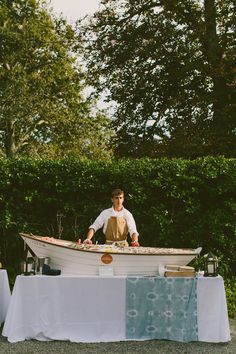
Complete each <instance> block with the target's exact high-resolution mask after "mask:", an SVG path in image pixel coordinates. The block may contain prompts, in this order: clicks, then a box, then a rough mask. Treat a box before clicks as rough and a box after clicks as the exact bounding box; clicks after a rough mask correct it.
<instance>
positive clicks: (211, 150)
mask: <svg viewBox="0 0 236 354" xmlns="http://www.w3.org/2000/svg"><path fill="white" fill-rule="evenodd" d="M101 3H102V8H101V10H100V11H99V12H97V13H95V15H94V16H93V17H92V18H90V19H89V20H86V21H85V22H84V23H83V31H82V34H81V37H82V38H83V42H84V48H85V56H86V60H87V62H88V71H89V72H90V74H91V75H90V80H91V83H92V84H93V85H95V86H96V87H97V88H98V89H99V90H100V91H102V90H104V89H109V90H110V94H109V97H108V99H111V100H114V101H116V102H117V103H118V108H117V111H116V119H115V127H116V131H117V154H118V155H122V156H123V155H124V156H126V155H131V156H142V155H143V154H144V155H150V156H158V155H167V156H185V157H194V156H201V155H207V154H213V155H214V154H216V155H217V154H225V155H226V156H235V155H236V148H235V146H236V144H235V143H236V136H235V128H236V121H235V119H236V94H235V90H236V87H235V84H236V66H235V44H236V29H235V23H236V4H235V0H205V1H197V0H186V1H180V0H103V1H102V2H101Z"/></svg>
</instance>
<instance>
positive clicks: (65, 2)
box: [51, 0, 100, 22]
mask: <svg viewBox="0 0 236 354" xmlns="http://www.w3.org/2000/svg"><path fill="white" fill-rule="evenodd" d="M99 3H100V1H99V0H51V6H52V7H53V9H54V12H55V13H56V14H60V13H62V14H63V16H64V17H66V18H67V20H68V21H69V22H71V21H72V22H74V21H76V20H77V19H78V18H79V17H84V16H85V15H92V14H93V13H94V12H95V11H97V10H98V9H99Z"/></svg>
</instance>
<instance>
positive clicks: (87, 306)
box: [2, 275, 230, 343]
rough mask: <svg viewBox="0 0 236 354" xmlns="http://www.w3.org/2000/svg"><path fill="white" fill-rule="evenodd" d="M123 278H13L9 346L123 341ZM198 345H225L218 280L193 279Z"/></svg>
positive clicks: (225, 321) (221, 284) (223, 302)
mask: <svg viewBox="0 0 236 354" xmlns="http://www.w3.org/2000/svg"><path fill="white" fill-rule="evenodd" d="M125 298H126V277H118V276H116V277H113V276H104V277H101V276H100V277H99V276H94V277H93V276H91V277H82V276H57V277H51V276H40V275H39V276H38V275H37V276H18V277H17V279H16V282H15V286H14V289H13V293H12V298H11V303H10V306H9V310H8V313H7V317H6V320H5V324H4V328H3V333H2V334H3V335H4V336H6V337H7V338H8V341H9V342H18V341H23V340H25V339H37V340H42V341H43V340H44V341H45V340H70V341H73V342H87V343H89V342H111V341H112V342H113V341H125V340H127V338H126V324H125V319H126V303H125ZM197 316H198V340H199V341H206V342H228V341H229V340H230V331H229V322H228V315H227V305H226V299H225V289H224V282H223V279H222V277H220V276H218V277H216V278H203V277H201V278H198V279H197ZM137 340H138V338H137Z"/></svg>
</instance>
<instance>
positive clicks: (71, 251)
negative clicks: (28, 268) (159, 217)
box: [20, 233, 201, 275]
mask: <svg viewBox="0 0 236 354" xmlns="http://www.w3.org/2000/svg"><path fill="white" fill-rule="evenodd" d="M20 236H21V237H22V239H23V240H24V241H25V243H26V244H27V245H28V247H29V248H30V249H31V250H32V251H33V253H34V254H35V255H36V256H37V257H49V258H50V266H51V268H53V269H60V270H61V274H71V275H99V274H106V273H107V274H108V273H109V272H111V273H112V274H114V275H157V274H158V270H159V269H160V268H161V267H163V266H165V265H167V264H175V265H179V266H185V265H187V264H188V263H189V262H190V261H191V260H193V259H194V258H195V257H197V256H198V255H199V254H200V252H201V247H199V248H197V249H177V248H154V247H120V246H116V245H114V244H112V245H84V244H78V243H76V242H73V241H66V240H61V239H56V238H53V237H45V236H44V237H43V236H36V235H32V234H23V233H21V234H20ZM108 271H109V272H108Z"/></svg>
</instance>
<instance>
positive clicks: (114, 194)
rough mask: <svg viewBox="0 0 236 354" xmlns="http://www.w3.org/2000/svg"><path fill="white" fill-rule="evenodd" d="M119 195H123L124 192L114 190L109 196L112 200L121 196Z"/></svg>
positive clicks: (118, 189)
mask: <svg viewBox="0 0 236 354" xmlns="http://www.w3.org/2000/svg"><path fill="white" fill-rule="evenodd" d="M121 194H124V191H122V189H120V188H116V189H113V191H112V193H111V196H112V198H114V197H116V196H118V195H121Z"/></svg>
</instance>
